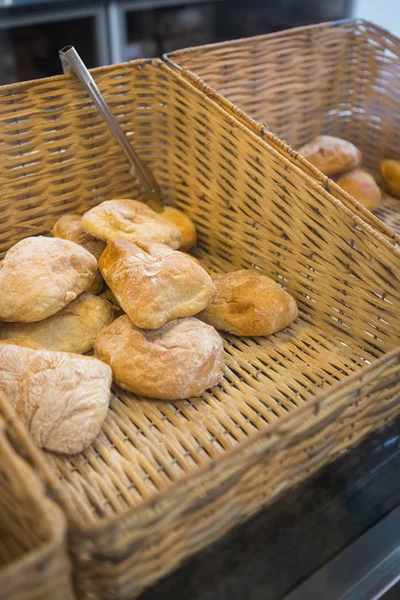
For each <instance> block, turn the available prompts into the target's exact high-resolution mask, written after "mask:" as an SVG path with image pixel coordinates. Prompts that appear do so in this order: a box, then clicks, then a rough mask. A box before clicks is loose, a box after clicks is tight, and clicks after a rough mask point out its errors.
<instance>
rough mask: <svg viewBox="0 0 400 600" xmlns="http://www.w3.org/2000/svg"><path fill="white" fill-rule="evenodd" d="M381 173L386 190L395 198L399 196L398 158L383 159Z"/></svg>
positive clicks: (399, 170)
mask: <svg viewBox="0 0 400 600" xmlns="http://www.w3.org/2000/svg"><path fill="white" fill-rule="evenodd" d="M381 173H382V177H383V181H384V183H385V187H386V189H387V191H388V192H389V193H390V194H392V195H393V196H396V198H400V160H392V159H386V160H383V161H382V162H381Z"/></svg>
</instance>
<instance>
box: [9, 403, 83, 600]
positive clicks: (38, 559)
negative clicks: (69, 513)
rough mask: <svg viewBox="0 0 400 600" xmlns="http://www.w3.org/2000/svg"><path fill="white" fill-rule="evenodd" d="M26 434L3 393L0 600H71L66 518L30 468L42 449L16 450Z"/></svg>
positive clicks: (72, 596) (36, 460)
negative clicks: (30, 451) (19, 452)
mask: <svg viewBox="0 0 400 600" xmlns="http://www.w3.org/2000/svg"><path fill="white" fill-rule="evenodd" d="M25 437H26V433H25V431H24V430H23V428H22V427H21V426H20V425H19V424H18V422H17V419H16V417H15V415H14V414H13V413H12V411H11V410H10V409H9V408H8V406H7V404H6V402H5V400H4V398H1V397H0V598H2V600H55V599H56V598H57V600H58V599H60V600H72V599H73V598H74V597H75V596H74V595H73V593H72V584H71V567H70V563H69V560H68V558H67V552H66V542H65V531H66V523H65V518H64V516H63V514H62V512H61V510H60V509H59V508H58V506H56V504H55V503H54V502H53V501H51V500H49V498H47V497H46V495H45V493H44V489H43V484H42V482H41V481H40V478H39V477H38V474H37V473H35V470H34V469H33V468H32V464H35V463H37V462H38V460H40V457H39V453H38V451H36V453H35V449H33V454H32V456H27V455H26V452H25V451H24V454H23V455H22V456H21V455H19V454H18V452H17V451H16V448H19V449H21V446H22V445H21V439H24V438H25ZM38 457H39V458H38Z"/></svg>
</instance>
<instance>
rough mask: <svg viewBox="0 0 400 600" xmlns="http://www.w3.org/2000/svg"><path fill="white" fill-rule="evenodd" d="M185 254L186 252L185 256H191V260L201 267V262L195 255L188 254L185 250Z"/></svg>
mask: <svg viewBox="0 0 400 600" xmlns="http://www.w3.org/2000/svg"><path fill="white" fill-rule="evenodd" d="M185 254H186V256H188V257H189V258H191V259H192V260H194V262H195V263H196V265H200V267H203V265H202V264H201V262H200V261H199V259H198V258H196V256H192V255H191V254H188V253H187V252H185ZM203 269H204V267H203ZM204 270H205V269H204Z"/></svg>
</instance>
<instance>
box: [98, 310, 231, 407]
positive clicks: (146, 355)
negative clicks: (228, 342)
mask: <svg viewBox="0 0 400 600" xmlns="http://www.w3.org/2000/svg"><path fill="white" fill-rule="evenodd" d="M94 352H95V356H97V357H98V358H100V359H101V360H102V361H104V362H106V363H107V364H109V365H110V366H111V368H112V370H113V377H114V380H115V381H116V383H118V385H119V386H120V387H122V388H123V389H125V390H128V391H130V392H133V393H135V394H138V395H140V396H148V397H150V398H157V399H159V400H181V399H184V398H190V397H193V396H201V394H202V393H203V392H204V391H205V390H207V389H208V388H211V387H213V386H215V385H217V384H218V383H219V382H220V381H221V379H222V375H223V372H222V368H223V343H222V339H221V337H220V336H219V335H218V333H217V332H216V331H215V329H213V328H212V327H209V326H208V325H206V324H205V323H202V322H201V321H199V320H198V319H194V318H189V319H178V320H176V321H170V322H169V323H167V324H166V325H164V327H161V329H156V330H147V331H146V330H143V329H139V328H138V327H135V325H133V323H131V321H130V320H129V317H128V316H126V315H124V316H123V317H119V319H117V320H116V321H114V322H113V323H111V325H109V326H108V327H107V328H106V329H103V331H102V332H101V333H100V334H99V336H98V337H97V340H96V343H95V346H94Z"/></svg>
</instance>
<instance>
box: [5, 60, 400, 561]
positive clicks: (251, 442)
mask: <svg viewBox="0 0 400 600" xmlns="http://www.w3.org/2000/svg"><path fill="white" fill-rule="evenodd" d="M123 65H127V66H129V67H131V68H132V66H134V65H137V66H141V67H146V66H147V65H153V66H155V67H158V68H160V69H161V70H164V71H165V72H167V73H168V74H169V75H170V76H171V77H174V78H175V79H178V80H179V81H180V83H181V85H183V86H185V87H186V88H188V89H191V90H192V92H193V93H195V94H196V95H198V96H201V97H202V99H203V100H204V101H205V102H207V103H210V104H211V105H212V107H213V110H216V111H217V112H219V114H220V115H221V116H223V117H224V119H225V120H227V122H228V123H229V124H230V125H231V126H232V127H234V128H237V129H238V130H241V131H243V132H245V133H246V135H247V136H250V137H251V139H252V140H253V142H254V143H255V144H257V145H259V146H261V147H262V148H264V150H265V151H266V152H268V153H269V154H272V155H275V156H279V160H280V161H281V162H282V163H283V164H284V165H286V166H288V167H289V169H294V170H295V173H296V174H297V175H298V176H299V177H300V178H301V179H303V181H305V182H306V184H307V185H308V186H309V188H310V190H311V191H315V192H316V193H318V194H320V195H321V196H322V197H324V198H325V200H326V201H328V202H330V203H332V204H334V205H335V206H337V207H338V208H339V209H340V211H342V212H343V213H344V214H346V215H348V216H349V218H350V219H352V220H353V222H354V224H355V225H357V226H358V227H359V228H360V229H362V230H364V231H365V232H368V235H371V236H372V237H373V238H375V239H376V240H377V241H379V243H380V244H383V245H384V246H386V247H387V248H388V249H389V251H390V252H391V253H392V255H393V259H395V258H396V259H398V258H399V257H400V246H399V247H396V246H394V245H393V244H392V243H390V242H389V240H388V239H387V238H386V237H385V236H384V235H382V234H381V233H379V232H378V231H376V230H375V229H374V228H373V227H372V226H371V225H369V224H368V223H366V222H365V221H364V220H363V219H361V218H360V217H359V216H358V215H356V214H355V213H354V212H353V211H352V210H350V209H349V208H347V207H346V206H345V205H344V204H343V203H342V202H341V201H340V200H338V199H336V198H334V197H333V196H332V195H330V194H329V193H328V192H327V191H326V190H325V189H324V188H323V187H322V186H321V185H320V184H319V183H317V182H316V181H315V180H313V179H311V177H309V176H308V175H307V174H306V173H304V172H303V171H302V170H301V169H300V168H299V167H298V166H297V165H295V164H293V163H291V162H290V161H289V159H288V158H286V157H285V156H282V154H280V153H279V152H278V150H276V149H275V148H274V147H272V146H271V145H269V144H267V143H266V141H264V140H263V139H262V138H261V137H260V136H259V135H257V134H256V133H255V132H254V131H252V130H249V129H248V128H247V127H246V126H245V125H244V124H242V123H241V122H240V121H239V120H238V119H237V118H235V116H233V115H231V114H229V113H227V112H226V111H225V110H224V109H223V108H222V107H221V106H219V105H218V104H216V103H215V102H213V101H212V100H211V99H210V98H209V97H208V96H207V95H205V94H204V93H203V92H202V91H201V90H200V89H198V88H197V87H196V86H195V85H193V84H192V83H191V82H190V81H187V80H186V79H184V78H183V77H182V76H181V75H180V74H179V73H177V72H176V71H175V70H174V69H172V68H171V67H170V66H168V65H167V64H166V63H165V62H163V61H162V60H160V59H149V60H138V61H129V62H127V63H121V64H119V65H113V66H107V67H100V68H97V69H94V70H92V73H93V74H94V75H96V73H101V72H104V71H112V70H113V69H120V68H121V66H123ZM71 77H72V75H57V76H55V77H53V78H47V79H42V80H35V82H34V85H37V84H38V83H40V82H44V81H46V82H50V81H63V80H66V78H71ZM27 84H29V82H24V83H21V84H17V86H15V85H11V86H7V87H8V88H12V89H16V87H18V88H23V87H25V86H26V85H27ZM3 89H4V88H3ZM1 91H2V90H1V89H0V93H1ZM399 360H400V347H398V348H396V349H394V350H392V351H391V352H388V353H386V354H385V355H383V356H382V357H380V358H379V359H377V360H376V361H374V362H373V363H372V364H370V365H367V366H365V367H363V368H361V369H359V370H358V371H356V372H355V373H354V374H352V375H350V376H349V377H346V378H344V379H343V380H342V381H341V382H339V383H338V384H336V385H334V386H332V387H331V388H329V389H328V390H327V391H326V392H324V393H322V394H318V395H316V396H315V397H314V398H313V399H312V400H310V401H309V402H307V403H306V404H305V405H304V406H302V407H299V408H297V409H296V410H294V411H293V412H292V413H289V414H287V415H285V416H284V417H282V418H280V419H279V420H277V422H276V423H275V424H272V425H270V426H269V427H268V428H266V429H265V430H262V431H259V432H257V433H254V434H253V435H252V436H251V437H250V438H249V439H248V440H246V441H245V442H242V443H240V444H238V445H237V446H235V447H234V448H232V449H231V450H228V451H226V452H225V453H224V454H222V455H221V456H220V457H218V458H217V459H215V460H213V461H210V462H209V463H208V464H207V465H205V466H204V467H202V468H198V469H196V470H195V471H194V472H192V473H190V474H188V475H186V476H183V477H182V478H181V479H179V480H178V481H176V482H174V483H172V484H171V485H170V486H169V487H168V488H167V489H166V490H165V491H163V492H156V493H155V494H154V496H153V497H151V498H150V499H148V500H145V501H143V503H142V504H140V505H139V506H137V507H130V508H127V509H126V510H125V511H123V512H122V513H121V514H117V515H113V516H111V517H105V518H100V519H99V520H98V522H97V523H96V524H94V525H89V526H87V525H85V524H84V523H82V519H81V518H76V511H75V509H73V508H72V509H71V505H70V504H69V503H68V502H65V497H66V494H65V491H64V490H63V487H62V485H61V484H60V481H59V480H58V479H57V477H56V476H55V474H54V472H53V471H52V470H51V467H50V465H49V464H48V463H47V461H46V460H45V458H44V453H41V452H40V451H39V449H37V448H36V447H35V446H34V444H33V442H32V440H31V439H30V438H29V435H28V434H27V433H25V434H22V433H21V435H22V438H21V439H22V440H23V444H24V450H25V451H26V452H27V453H28V455H30V456H31V457H32V462H33V464H35V465H37V466H38V469H39V472H40V474H41V476H42V478H43V479H44V481H45V482H46V483H47V484H50V487H51V490H50V491H49V495H50V497H51V498H53V499H55V500H56V501H57V502H58V503H59V504H61V506H62V507H63V509H64V511H66V512H67V516H68V521H69V526H70V535H71V539H72V538H73V536H74V533H76V534H78V535H79V539H80V541H82V536H87V537H88V538H89V537H90V538H91V539H92V540H93V536H94V537H96V535H100V536H101V535H103V534H104V532H107V533H108V534H109V535H110V536H113V535H114V536H115V535H116V534H117V533H118V532H117V525H120V524H123V523H128V521H132V515H135V522H134V526H135V533H137V534H140V529H139V528H146V527H147V525H148V524H149V523H151V522H154V521H156V520H157V519H159V518H162V516H163V514H164V513H163V511H160V512H159V513H158V516H154V510H153V511H152V514H151V515H149V514H148V509H149V508H153V509H154V508H155V507H157V506H158V505H160V504H162V502H163V501H165V500H166V499H167V498H170V497H171V494H173V496H174V499H176V497H179V498H180V497H182V499H183V502H182V503H179V507H178V509H177V510H178V511H179V512H181V511H182V507H183V506H184V498H185V495H186V490H187V489H188V487H190V486H192V485H198V482H199V480H200V479H201V477H202V476H205V475H208V474H209V473H210V472H213V470H220V469H221V470H223V469H226V468H227V467H229V464H230V463H231V462H233V463H234V462H235V461H236V457H237V456H238V455H242V456H243V455H246V450H247V449H249V450H250V451H251V450H252V449H253V447H254V446H256V445H257V444H258V443H259V442H260V441H262V440H264V439H269V438H273V437H274V435H275V438H274V439H272V445H271V447H270V448H269V451H271V448H272V450H275V449H276V446H277V444H279V442H281V441H282V438H283V437H284V436H285V433H286V432H287V430H288V429H290V427H288V425H290V423H292V422H293V423H295V424H297V423H298V418H299V416H300V418H302V417H303V415H304V414H310V413H312V412H315V414H318V413H320V411H321V409H322V408H329V409H330V412H329V414H328V417H331V418H336V414H337V411H338V407H337V406H336V403H337V402H338V398H337V396H338V395H339V400H340V394H341V391H342V390H343V388H344V389H345V390H347V389H348V388H349V387H350V388H351V387H352V386H353V384H354V382H358V381H359V380H360V379H361V380H363V379H364V378H366V380H367V381H368V375H369V374H370V372H371V371H372V373H373V374H374V375H375V374H376V372H377V371H378V372H380V371H381V370H384V369H385V368H387V367H388V366H390V365H392V364H395V363H396V362H397V361H399ZM351 404H352V400H350V399H348V400H347V401H345V402H344V403H343V406H342V407H341V409H340V411H339V412H340V413H341V412H343V411H344V410H345V409H346V408H347V406H349V405H351ZM332 405H333V406H332ZM332 415H333V417H332ZM281 431H282V434H280V432H281ZM249 454H250V457H253V460H257V458H258V457H259V454H258V453H257V452H253V453H251V452H250V453H249ZM247 467H248V464H247V463H246V465H245V468H247ZM146 513H147V514H146ZM88 541H89V540H88ZM125 551H126V549H125Z"/></svg>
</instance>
